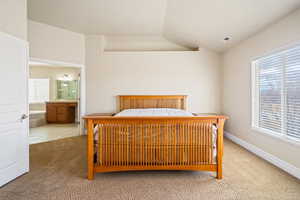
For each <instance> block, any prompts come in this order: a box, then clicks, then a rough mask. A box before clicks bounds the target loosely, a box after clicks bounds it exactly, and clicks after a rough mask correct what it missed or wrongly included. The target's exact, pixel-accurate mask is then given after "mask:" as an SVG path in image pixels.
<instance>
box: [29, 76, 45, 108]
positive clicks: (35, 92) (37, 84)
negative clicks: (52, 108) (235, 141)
mask: <svg viewBox="0 0 300 200" xmlns="http://www.w3.org/2000/svg"><path fill="white" fill-rule="evenodd" d="M45 101H49V79H29V103H44V102H45Z"/></svg>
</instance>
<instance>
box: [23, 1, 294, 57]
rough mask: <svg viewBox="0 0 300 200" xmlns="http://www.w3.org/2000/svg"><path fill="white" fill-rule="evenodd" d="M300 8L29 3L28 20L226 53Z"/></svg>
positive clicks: (224, 4) (182, 3)
mask: <svg viewBox="0 0 300 200" xmlns="http://www.w3.org/2000/svg"><path fill="white" fill-rule="evenodd" d="M298 7H300V0H184V1H183V0H88V1H86V0H28V15H29V19H31V20H34V21H38V22H42V23H46V24H49V25H53V26H58V27H61V28H65V29H68V30H71V31H75V32H79V33H84V34H103V35H110V36H130V37H132V36H135V35H138V36H143V35H144V36H153V35H160V36H164V37H165V38H166V39H168V40H170V41H172V42H174V43H177V44H179V45H182V46H184V47H187V48H198V47H199V46H200V47H207V48H210V49H212V50H215V51H219V52H221V51H224V50H226V49H228V48H229V47H231V46H232V45H234V44H236V43H238V42H239V41H241V40H244V39H246V38H248V37H249V36H251V35H252V34H254V33H256V32H258V31H259V30H261V29H263V28H264V27H265V26H267V25H268V24H271V23H274V22H275V21H276V20H278V19H280V18H281V17H283V16H285V15H287V14H288V13H290V12H292V11H293V10H295V9H297V8H298ZM225 37H230V38H231V40H230V41H229V42H226V43H225V42H224V41H223V39H224V38H225Z"/></svg>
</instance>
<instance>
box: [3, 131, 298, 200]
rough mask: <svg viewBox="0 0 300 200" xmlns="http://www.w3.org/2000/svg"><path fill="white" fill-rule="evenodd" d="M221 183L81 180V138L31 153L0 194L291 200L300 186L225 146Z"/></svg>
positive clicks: (25, 199)
mask: <svg viewBox="0 0 300 200" xmlns="http://www.w3.org/2000/svg"><path fill="white" fill-rule="evenodd" d="M224 146H225V152H224V168H223V170H224V178H223V179H222V180H217V179H215V173H210V172H190V171H145V172H117V173H100V174H99V173H98V174H97V175H96V176H95V180H94V181H88V180H87V179H86V138H85V137H83V136H81V137H73V138H67V139H62V140H57V141H53V142H47V143H41V144H34V145H31V147H30V172H29V173H28V174H26V175H24V176H21V177H20V178H18V179H16V180H15V181H12V182H11V183H9V184H7V185H5V186H4V187H2V188H1V189H0V199H1V200H19V199H20V200H46V199H47V200H64V199H67V200H71V199H72V200H96V199H97V200H102V199H103V200H111V199H116V200H137V199H138V200H150V199H151V200H158V199H163V200H175V199H176V200H177V199H179V200H182V199H188V200H201V199H204V200H205V199H208V200H215V199H217V200H223V199H228V200H234V199H237V200H250V199H255V200H260V199H273V200H277V199H278V200H285V199H287V200H292V199H295V200H296V199H297V200H299V199H300V181H299V180H298V179H296V178H294V177H292V176H290V175H289V174H287V173H285V172H284V171H282V170H280V169H278V168H277V167H275V166H273V165H271V164H269V163H268V162H266V161H264V160H262V159H260V158H259V157H257V156H255V155H253V154H251V153H250V152H248V151H246V150H245V149H243V148H241V147H240V146H238V145H236V144H234V143H232V142H230V141H228V140H225V144H224Z"/></svg>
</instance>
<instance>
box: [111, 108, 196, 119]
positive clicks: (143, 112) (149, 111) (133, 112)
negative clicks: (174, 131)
mask: <svg viewBox="0 0 300 200" xmlns="http://www.w3.org/2000/svg"><path fill="white" fill-rule="evenodd" d="M115 116H118V117H120V116H139V117H141V116H193V114H192V113H190V112H188V111H185V110H180V109H173V108H144V109H127V110H123V111H121V112H119V113H118V114H116V115H115Z"/></svg>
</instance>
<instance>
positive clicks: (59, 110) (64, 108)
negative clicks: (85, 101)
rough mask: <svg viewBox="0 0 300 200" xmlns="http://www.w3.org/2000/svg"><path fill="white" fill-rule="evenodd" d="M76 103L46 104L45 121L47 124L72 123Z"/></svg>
mask: <svg viewBox="0 0 300 200" xmlns="http://www.w3.org/2000/svg"><path fill="white" fill-rule="evenodd" d="M76 109H77V102H76V101H49V102H46V119H47V122H48V123H61V124H65V123H74V122H75V117H76Z"/></svg>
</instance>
